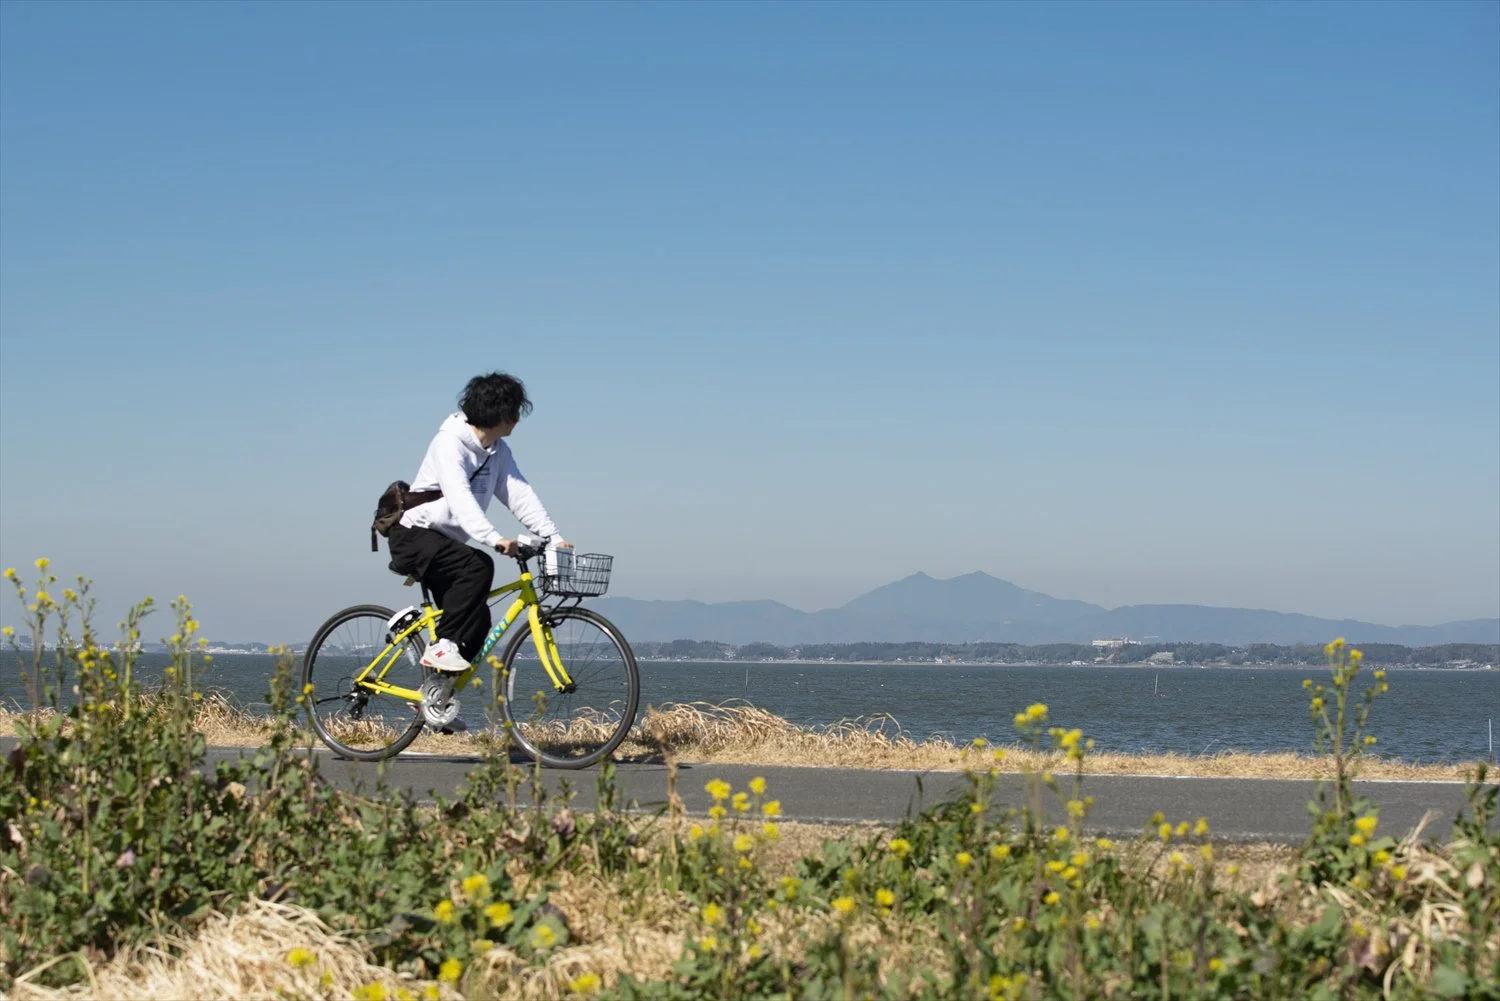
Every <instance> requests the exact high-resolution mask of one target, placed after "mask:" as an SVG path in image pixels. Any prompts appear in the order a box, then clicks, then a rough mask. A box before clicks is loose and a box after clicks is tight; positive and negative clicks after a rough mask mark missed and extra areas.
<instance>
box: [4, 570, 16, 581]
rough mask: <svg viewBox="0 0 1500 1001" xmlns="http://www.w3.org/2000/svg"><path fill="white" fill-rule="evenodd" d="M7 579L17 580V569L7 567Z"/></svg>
mask: <svg viewBox="0 0 1500 1001" xmlns="http://www.w3.org/2000/svg"><path fill="white" fill-rule="evenodd" d="M5 579H6V580H15V579H16V568H15V567H6V568H5Z"/></svg>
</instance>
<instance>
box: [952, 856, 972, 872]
mask: <svg viewBox="0 0 1500 1001" xmlns="http://www.w3.org/2000/svg"><path fill="white" fill-rule="evenodd" d="M954 861H955V862H957V863H958V867H959V868H960V869H967V868H968V867H969V864H970V863H972V862H973V861H974V856H972V855H970V854H969V853H968V852H959V853H958V855H957V856H956V857H955V858H954Z"/></svg>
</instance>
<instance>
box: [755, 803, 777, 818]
mask: <svg viewBox="0 0 1500 1001" xmlns="http://www.w3.org/2000/svg"><path fill="white" fill-rule="evenodd" d="M760 812H761V813H764V814H765V815H766V816H767V817H779V816H781V800H779V799H773V800H771V801H770V802H768V803H767V804H766V805H765V806H763V807H761V808H760Z"/></svg>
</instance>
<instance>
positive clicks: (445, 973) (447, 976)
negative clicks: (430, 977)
mask: <svg viewBox="0 0 1500 1001" xmlns="http://www.w3.org/2000/svg"><path fill="white" fill-rule="evenodd" d="M463 972H464V964H462V963H460V962H459V961H458V960H456V959H445V960H443V965H442V966H440V967H438V979H439V980H441V981H442V982H443V983H445V984H456V983H458V978H459V977H460V976H461V975H462V974H463Z"/></svg>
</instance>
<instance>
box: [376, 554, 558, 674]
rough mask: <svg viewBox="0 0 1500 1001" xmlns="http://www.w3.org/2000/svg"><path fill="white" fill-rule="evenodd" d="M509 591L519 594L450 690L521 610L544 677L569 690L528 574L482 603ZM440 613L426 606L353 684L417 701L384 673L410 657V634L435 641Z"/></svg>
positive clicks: (473, 669)
mask: <svg viewBox="0 0 1500 1001" xmlns="http://www.w3.org/2000/svg"><path fill="white" fill-rule="evenodd" d="M512 592H519V594H517V596H516V599H515V600H514V601H512V602H511V603H510V607H509V608H507V609H506V610H505V614H503V615H501V616H500V620H499V621H498V622H496V623H495V624H494V626H493V627H491V629H490V631H489V634H488V635H487V636H485V638H484V645H483V646H481V647H480V648H479V655H478V656H476V657H475V658H474V663H473V664H472V665H470V667H469V669H468V670H467V671H464V672H462V673H460V674H456V675H454V677H453V690H454V691H455V692H458V691H462V690H463V689H464V688H465V687H466V686H467V685H468V684H469V682H470V681H471V680H472V679H473V677H474V673H475V672H476V671H478V670H479V665H480V664H482V663H483V662H484V661H485V659H486V658H487V657H489V655H490V651H492V650H494V648H495V645H496V644H497V643H499V642H500V637H501V635H502V634H503V633H504V632H505V630H506V629H508V628H509V627H510V625H511V624H512V623H513V622H515V621H516V619H517V618H518V617H519V616H520V614H521V611H522V610H523V609H524V610H525V612H526V621H527V625H528V626H529V627H530V630H531V641H532V643H534V644H535V645H536V652H537V656H538V657H539V658H540V659H541V662H542V668H543V669H544V670H545V671H546V672H547V677H549V678H551V679H552V684H553V686H554V687H555V688H556V689H557V690H558V691H559V692H567V691H572V690H573V687H574V685H573V679H572V678H571V677H569V676H568V671H567V668H565V667H563V662H562V655H561V654H560V653H558V650H557V641H556V640H555V639H553V637H552V633H551V631H550V630H548V629H546V628H545V627H543V625H542V618H541V611H540V610H541V607H542V603H541V599H539V598H538V597H537V594H536V588H534V587H533V586H532V583H531V573H530V572H529V571H524V572H522V574H521V579H520V580H516V581H512V582H511V583H509V584H506V585H505V586H504V587H497V588H495V589H494V590H493V591H491V592H490V593H489V596H488V597H487V598H486V599H485V600H486V601H494V600H495V599H496V598H501V597H504V596H505V595H507V594H510V593H512ZM442 614H443V613H442V610H441V609H437V608H433V607H432V606H430V605H429V606H428V607H427V611H426V612H425V613H424V614H423V615H422V617H421V618H419V619H418V620H417V621H416V622H413V623H412V624H411V625H409V626H407V627H406V628H405V629H403V630H402V631H401V633H400V634H399V635H397V636H396V637H395V638H394V639H393V640H392V641H391V642H390V643H388V644H387V645H386V647H385V649H384V650H382V651H380V653H378V654H376V655H375V658H374V659H373V660H371V661H370V663H368V664H366V665H365V669H364V670H363V671H361V672H360V673H359V676H358V677H356V678H355V679H354V683H355V684H356V685H358V686H359V687H361V688H367V689H369V690H370V691H372V692H377V693H379V694H382V695H394V696H396V697H397V698H401V699H406V700H408V701H410V702H420V701H421V699H422V693H421V692H419V691H417V690H416V689H415V688H402V687H400V686H399V685H392V684H388V683H387V682H386V680H385V676H386V674H387V673H388V672H389V671H390V669H391V668H392V667H393V666H394V665H395V663H396V659H397V658H398V657H400V656H402V655H403V654H404V655H406V656H408V657H409V656H411V651H410V650H407V649H405V642H406V640H407V639H408V638H410V637H411V636H412V635H413V634H415V633H418V632H421V631H422V630H424V629H425V630H426V631H427V638H428V642H429V643H433V642H436V641H437V620H438V616H440V615H442ZM372 675H373V677H372Z"/></svg>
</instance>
